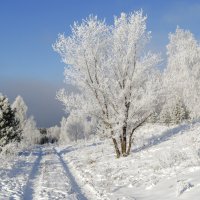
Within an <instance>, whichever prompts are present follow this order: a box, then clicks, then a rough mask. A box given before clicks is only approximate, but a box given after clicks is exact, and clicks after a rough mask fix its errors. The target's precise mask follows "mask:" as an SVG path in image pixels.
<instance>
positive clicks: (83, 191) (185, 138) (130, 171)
mask: <svg viewBox="0 0 200 200" xmlns="http://www.w3.org/2000/svg"><path fill="white" fill-rule="evenodd" d="M199 149H200V123H196V124H193V125H180V126H176V127H166V126H160V125H154V126H152V125H146V126H145V127H143V128H141V129H140V130H139V131H138V132H137V136H136V139H135V141H134V147H133V151H132V153H131V155H130V156H128V157H124V158H120V159H116V158H115V154H114V149H113V146H112V143H110V141H108V140H106V141H100V140H93V141H87V142H81V143H78V144H73V143H72V144H69V145H67V146H53V145H46V146H37V147H35V148H33V149H32V150H30V151H24V152H23V153H22V154H21V155H20V156H16V157H13V158H12V159H11V158H2V159H1V160H2V161H3V162H2V163H1V166H0V179H1V181H0V199H1V200H7V199H27V200H29V199H36V200H40V199H45V200H46V199H69V200H70V199H79V200H85V199H89V200H90V199H91V200H93V199H94V200H98V199H102V200H104V199H105V200H106V199H108V200H109V199H110V200H117V199H118V200H123V199H132V200H134V199H137V200H174V199H181V200H191V199H192V200H199V199H200V155H199V154H200V152H199Z"/></svg>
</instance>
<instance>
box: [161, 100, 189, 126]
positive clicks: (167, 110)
mask: <svg viewBox="0 0 200 200" xmlns="http://www.w3.org/2000/svg"><path fill="white" fill-rule="evenodd" d="M189 120H190V116H189V110H188V109H187V107H186V106H185V104H184V103H183V101H181V100H180V99H170V100H168V101H167V102H166V103H165V104H164V105H163V107H162V110H161V112H160V114H159V118H158V122H160V123H164V124H180V123H182V122H184V121H189Z"/></svg>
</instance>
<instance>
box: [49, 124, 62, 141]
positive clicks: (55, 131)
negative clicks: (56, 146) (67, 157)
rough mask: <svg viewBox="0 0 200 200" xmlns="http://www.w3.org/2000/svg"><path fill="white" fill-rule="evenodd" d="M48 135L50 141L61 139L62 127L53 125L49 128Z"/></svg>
mask: <svg viewBox="0 0 200 200" xmlns="http://www.w3.org/2000/svg"><path fill="white" fill-rule="evenodd" d="M47 137H48V140H49V142H50V143H54V142H58V141H59V139H60V127H58V126H53V127H51V128H48V129H47Z"/></svg>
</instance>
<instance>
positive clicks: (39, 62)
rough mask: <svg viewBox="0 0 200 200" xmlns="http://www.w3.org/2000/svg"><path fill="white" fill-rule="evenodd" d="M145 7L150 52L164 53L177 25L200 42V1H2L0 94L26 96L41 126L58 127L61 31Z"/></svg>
mask: <svg viewBox="0 0 200 200" xmlns="http://www.w3.org/2000/svg"><path fill="white" fill-rule="evenodd" d="M141 8H142V9H143V11H144V13H145V14H146V15H147V16H148V21H147V25H148V30H150V31H152V41H151V45H150V46H151V48H152V50H153V51H156V52H162V54H163V56H164V54H165V46H166V44H167V43H168V33H169V32H173V31H174V30H175V28H176V26H177V25H179V26H180V27H181V28H184V29H189V30H190V31H191V32H193V33H194V35H195V37H196V38H197V39H198V40H199V39H200V29H199V22H200V2H198V1H197V0H196V1H195V0H187V1H186V0H168V1H164V0H151V1H150V0H18V1H17V0H16V1H14V0H1V1H0V92H3V93H4V94H6V95H7V96H8V97H9V98H10V101H13V99H14V97H15V96H16V95H17V94H20V95H21V96H23V98H24V100H25V101H26V103H27V105H28V106H29V114H30V113H32V114H33V115H34V116H35V118H36V121H37V123H38V125H39V126H45V127H48V126H53V125H55V124H58V123H59V121H60V119H61V117H62V116H63V115H64V112H63V111H62V109H63V107H62V106H61V105H60V103H59V102H57V101H56V100H55V93H56V90H58V89H59V88H60V87H63V69H64V64H63V63H62V62H61V61H60V57H59V56H58V55H57V54H56V53H55V52H54V51H53V49H52V44H53V43H54V42H55V41H56V38H57V35H58V33H65V34H66V35H67V34H69V33H70V25H71V24H73V22H74V21H80V20H81V19H83V18H86V17H87V16H88V15H89V14H91V13H92V14H94V15H98V16H99V18H101V19H104V18H105V19H106V21H107V22H108V23H109V24H110V23H112V21H113V15H119V14H120V13H121V12H131V11H133V10H138V9H141Z"/></svg>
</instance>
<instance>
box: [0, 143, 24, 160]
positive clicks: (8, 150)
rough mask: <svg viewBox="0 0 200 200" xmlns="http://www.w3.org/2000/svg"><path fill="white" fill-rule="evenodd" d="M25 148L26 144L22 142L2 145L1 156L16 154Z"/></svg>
mask: <svg viewBox="0 0 200 200" xmlns="http://www.w3.org/2000/svg"><path fill="white" fill-rule="evenodd" d="M23 148H24V146H23V145H22V144H21V143H18V142H10V143H8V144H7V145H5V146H4V147H2V151H1V156H4V157H7V156H9V157H11V156H16V155H17V154H18V153H19V152H20V151H21V150H22V149H23Z"/></svg>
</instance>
